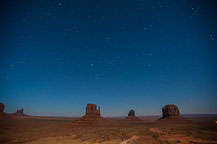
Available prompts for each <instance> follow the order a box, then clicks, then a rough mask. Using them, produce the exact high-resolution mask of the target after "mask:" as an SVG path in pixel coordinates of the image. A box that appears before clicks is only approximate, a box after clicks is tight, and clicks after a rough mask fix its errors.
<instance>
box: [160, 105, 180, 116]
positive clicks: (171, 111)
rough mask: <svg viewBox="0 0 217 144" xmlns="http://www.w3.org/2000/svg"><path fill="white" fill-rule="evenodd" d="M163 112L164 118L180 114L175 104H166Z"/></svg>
mask: <svg viewBox="0 0 217 144" xmlns="http://www.w3.org/2000/svg"><path fill="white" fill-rule="evenodd" d="M162 114H163V116H162V118H167V117H177V116H180V112H179V109H178V107H177V106H176V105H174V104H169V105H165V106H164V107H163V108H162Z"/></svg>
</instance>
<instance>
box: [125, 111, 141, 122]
mask: <svg viewBox="0 0 217 144" xmlns="http://www.w3.org/2000/svg"><path fill="white" fill-rule="evenodd" d="M126 119H127V120H130V121H142V120H141V119H140V118H138V117H136V116H135V111H134V110H130V111H129V113H128V116H127V117H126Z"/></svg>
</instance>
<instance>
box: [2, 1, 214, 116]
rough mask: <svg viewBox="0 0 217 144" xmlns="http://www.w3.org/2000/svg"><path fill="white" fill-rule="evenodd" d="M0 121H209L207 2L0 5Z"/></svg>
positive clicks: (210, 7) (210, 14) (210, 22)
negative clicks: (0, 106) (19, 114)
mask: <svg viewBox="0 0 217 144" xmlns="http://www.w3.org/2000/svg"><path fill="white" fill-rule="evenodd" d="M0 101H1V102H3V103H4V104H5V106H6V108H5V111H6V112H15V111H16V110H17V109H20V108H24V112H25V113H26V114H31V115H46V116H48V115H51V116H81V115H83V114H84V111H85V106H86V104H87V103H95V104H98V105H100V106H101V111H102V115H103V116H126V115H127V113H128V111H129V110H130V109H134V110H135V111H136V114H137V115H155V114H161V108H162V107H163V106H164V105H165V104H171V103H172V104H176V105H177V106H178V107H179V109H180V112H181V113H182V114H192V113H194V114H201V113H202V114H216V113H217V1H216V0H179V1H178V0H78V1H75V0H31V1H30V0H19V1H13V0H1V1H0Z"/></svg>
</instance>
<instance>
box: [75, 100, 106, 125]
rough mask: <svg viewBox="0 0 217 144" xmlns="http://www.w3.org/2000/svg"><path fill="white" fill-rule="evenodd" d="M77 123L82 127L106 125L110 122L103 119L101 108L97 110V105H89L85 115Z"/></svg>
mask: <svg viewBox="0 0 217 144" xmlns="http://www.w3.org/2000/svg"><path fill="white" fill-rule="evenodd" d="M75 123H76V124H81V125H83V124H84V125H89V124H106V123H108V121H107V120H105V119H104V118H102V117H101V114H100V107H98V109H97V106H96V104H87V106H86V113H85V115H84V116H83V117H81V118H80V119H79V120H77V121H75Z"/></svg>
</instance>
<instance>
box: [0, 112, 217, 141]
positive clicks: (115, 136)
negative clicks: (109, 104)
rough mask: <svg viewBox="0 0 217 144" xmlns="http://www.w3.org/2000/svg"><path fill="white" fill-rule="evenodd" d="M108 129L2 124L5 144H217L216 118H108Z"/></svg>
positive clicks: (53, 122)
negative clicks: (136, 119) (133, 119)
mask: <svg viewBox="0 0 217 144" xmlns="http://www.w3.org/2000/svg"><path fill="white" fill-rule="evenodd" d="M106 119H107V120H108V121H109V122H110V123H109V124H106V125H76V124H75V123H74V121H75V120H76V118H56V117H31V118H10V119H1V120H0V143H4V144H20V143H24V144H97V143H98V144H143V143H144V144H161V143H162V144H175V143H183V144H190V143H195V144H206V143H207V144H217V124H216V122H215V121H216V119H217V116H216V115H214V116H206V117H190V116H188V117H186V119H187V120H188V121H189V122H187V123H180V122H159V121H157V119H158V117H142V120H143V122H130V121H126V120H125V119H124V118H106Z"/></svg>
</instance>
